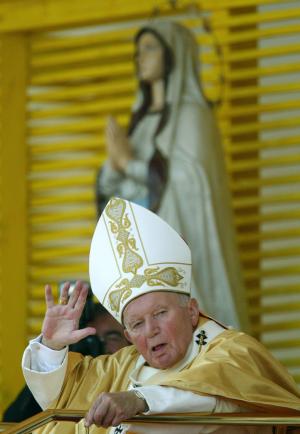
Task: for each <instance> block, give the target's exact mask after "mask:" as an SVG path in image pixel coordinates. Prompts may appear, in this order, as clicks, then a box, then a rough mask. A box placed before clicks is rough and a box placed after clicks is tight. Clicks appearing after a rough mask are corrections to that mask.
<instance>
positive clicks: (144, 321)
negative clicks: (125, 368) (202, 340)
mask: <svg viewBox="0 0 300 434" xmlns="http://www.w3.org/2000/svg"><path fill="white" fill-rule="evenodd" d="M123 319H124V325H125V327H126V329H125V336H126V338H127V339H128V340H129V341H130V342H132V343H133V344H134V345H135V346H136V348H137V350H138V351H139V353H140V354H142V355H143V356H144V358H145V360H146V361H147V362H148V364H149V365H150V366H152V367H153V368H158V369H167V368H170V367H172V366H174V365H175V364H176V363H178V362H179V361H180V360H182V359H183V358H184V356H185V354H186V352H187V349H188V347H189V344H190V343H191V341H192V338H193V330H194V328H195V327H196V325H197V324H198V319H199V309H198V305H197V302H196V300H195V299H190V300H189V301H188V303H182V299H180V296H178V294H174V293H170V292H150V293H148V294H144V295H141V296H140V297H138V298H136V299H134V300H132V301H131V302H130V303H129V304H128V305H127V306H126V308H125V309H124V314H123Z"/></svg>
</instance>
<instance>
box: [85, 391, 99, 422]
mask: <svg viewBox="0 0 300 434" xmlns="http://www.w3.org/2000/svg"><path fill="white" fill-rule="evenodd" d="M101 400H102V394H101V395H100V396H99V397H98V398H97V399H96V401H95V402H94V404H93V405H92V406H91V408H90V409H89V411H88V412H87V414H86V415H85V418H84V424H85V426H91V425H92V424H93V423H95V421H94V415H95V412H96V410H97V408H98V406H99V405H100V403H101Z"/></svg>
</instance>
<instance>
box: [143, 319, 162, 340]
mask: <svg viewBox="0 0 300 434" xmlns="http://www.w3.org/2000/svg"><path fill="white" fill-rule="evenodd" d="M145 331H146V336H147V337H148V338H152V337H153V336H156V335H157V334H158V333H159V325H158V322H157V320H156V319H155V318H148V319H147V320H146V321H145Z"/></svg>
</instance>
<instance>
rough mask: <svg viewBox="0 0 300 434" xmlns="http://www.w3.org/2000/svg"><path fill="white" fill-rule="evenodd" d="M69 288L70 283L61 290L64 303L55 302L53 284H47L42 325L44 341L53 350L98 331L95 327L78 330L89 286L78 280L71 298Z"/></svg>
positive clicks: (61, 298)
mask: <svg viewBox="0 0 300 434" xmlns="http://www.w3.org/2000/svg"><path fill="white" fill-rule="evenodd" d="M69 288H70V284H69V283H66V284H65V285H64V287H63V289H62V292H61V296H60V300H61V301H63V302H64V304H55V303H54V298H53V293H52V288H51V286H50V285H46V286H45V299H46V304H47V311H46V315H45V318H44V322H43V327H42V334H43V338H42V343H43V344H44V345H46V346H47V347H49V348H52V349H53V350H61V349H62V348H64V347H65V346H67V345H70V344H74V343H76V342H78V341H80V340H81V339H83V338H85V337H87V336H89V335H94V334H95V333H96V329H95V328H93V327H86V328H84V329H80V330H78V326H79V319H80V316H81V313H82V311H83V308H84V305H85V301H86V297H87V294H88V286H87V285H85V284H83V283H82V282H77V283H76V285H75V288H74V290H73V292H72V294H71V296H70V298H68V290H69Z"/></svg>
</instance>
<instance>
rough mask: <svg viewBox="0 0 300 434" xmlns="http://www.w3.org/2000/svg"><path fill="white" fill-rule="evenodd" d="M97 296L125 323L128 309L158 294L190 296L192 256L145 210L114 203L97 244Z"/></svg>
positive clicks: (93, 271)
mask: <svg viewBox="0 0 300 434" xmlns="http://www.w3.org/2000/svg"><path fill="white" fill-rule="evenodd" d="M89 262H90V263H89V274H90V282H91V287H92V291H93V293H94V294H95V296H96V297H97V298H98V300H99V301H100V303H102V304H103V305H104V306H105V307H106V309H107V310H108V311H109V312H110V313H111V314H112V315H113V316H114V317H115V318H116V319H117V320H118V321H119V322H122V313H123V310H124V308H125V306H126V305H127V304H128V303H129V302H130V301H131V300H133V299H134V298H136V297H139V296H140V295H143V294H146V293H148V292H153V291H171V292H179V293H183V294H190V288H191V265H192V264H191V252H190V249H189V247H188V246H187V244H186V243H185V241H184V240H183V239H182V238H181V237H180V236H179V235H178V233H177V232H176V231H175V230H174V229H173V228H171V227H170V226H169V225H168V224H167V223H166V222H165V221H164V220H162V219H161V218H160V217H158V216H157V215H156V214H154V213H153V212H151V211H149V210H148V209H146V208H143V207H142V206H139V205H136V204H134V203H132V202H129V201H127V200H123V199H119V198H112V199H111V200H110V201H109V202H108V204H107V205H106V207H105V209H104V211H103V213H102V215H101V217H100V219H99V221H98V224H97V226H96V230H95V233H94V236H93V239H92V244H91V250H90V261H89Z"/></svg>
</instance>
